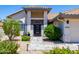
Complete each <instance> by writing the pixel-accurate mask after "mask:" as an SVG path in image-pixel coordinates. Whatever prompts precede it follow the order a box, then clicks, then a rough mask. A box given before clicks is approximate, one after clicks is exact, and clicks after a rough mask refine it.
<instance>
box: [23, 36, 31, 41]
mask: <svg viewBox="0 0 79 59" xmlns="http://www.w3.org/2000/svg"><path fill="white" fill-rule="evenodd" d="M29 40H30V36H25V35H23V36H22V41H29Z"/></svg>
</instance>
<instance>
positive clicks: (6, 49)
mask: <svg viewBox="0 0 79 59" xmlns="http://www.w3.org/2000/svg"><path fill="white" fill-rule="evenodd" d="M17 49H18V45H17V44H16V43H15V42H12V41H2V42H0V54H14V53H17Z"/></svg>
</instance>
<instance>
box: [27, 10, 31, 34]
mask: <svg viewBox="0 0 79 59" xmlns="http://www.w3.org/2000/svg"><path fill="white" fill-rule="evenodd" d="M28 32H30V34H31V11H27V33H28Z"/></svg>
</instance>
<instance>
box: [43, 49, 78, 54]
mask: <svg viewBox="0 0 79 59" xmlns="http://www.w3.org/2000/svg"><path fill="white" fill-rule="evenodd" d="M44 53H45V54H79V50H70V49H68V48H62V49H60V48H54V49H53V50H50V51H49V52H44Z"/></svg>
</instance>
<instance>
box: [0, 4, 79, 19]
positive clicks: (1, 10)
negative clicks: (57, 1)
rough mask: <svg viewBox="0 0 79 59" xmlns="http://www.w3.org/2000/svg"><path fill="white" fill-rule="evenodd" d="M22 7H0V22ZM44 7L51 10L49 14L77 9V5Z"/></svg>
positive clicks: (78, 6)
mask: <svg viewBox="0 0 79 59" xmlns="http://www.w3.org/2000/svg"><path fill="white" fill-rule="evenodd" d="M24 6H25V5H0V20H1V19H5V18H6V17H7V16H8V15H11V14H13V13H16V12H17V11H19V10H22V8H23V7H24ZM46 6H48V7H50V8H52V10H51V12H50V13H59V12H64V11H67V10H71V9H75V8H79V5H46Z"/></svg>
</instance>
